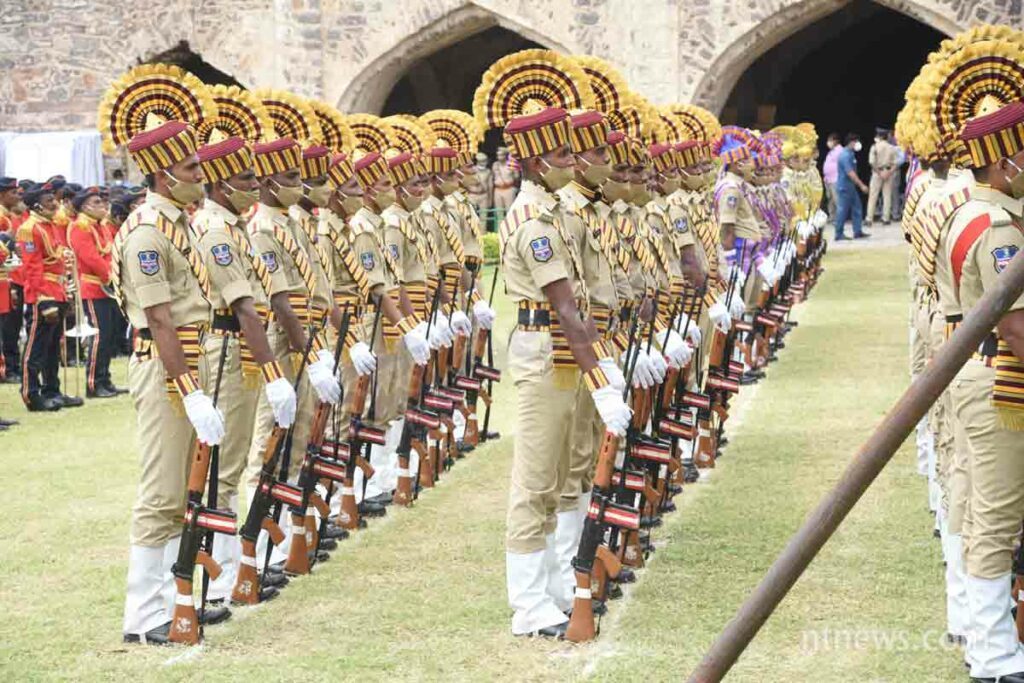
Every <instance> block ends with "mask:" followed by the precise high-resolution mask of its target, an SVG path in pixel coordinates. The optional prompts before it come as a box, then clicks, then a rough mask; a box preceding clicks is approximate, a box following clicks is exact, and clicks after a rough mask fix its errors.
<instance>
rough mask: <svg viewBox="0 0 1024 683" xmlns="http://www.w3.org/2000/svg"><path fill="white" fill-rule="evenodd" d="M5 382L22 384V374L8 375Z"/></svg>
mask: <svg viewBox="0 0 1024 683" xmlns="http://www.w3.org/2000/svg"><path fill="white" fill-rule="evenodd" d="M4 384H21V375H7V376H6V377H4Z"/></svg>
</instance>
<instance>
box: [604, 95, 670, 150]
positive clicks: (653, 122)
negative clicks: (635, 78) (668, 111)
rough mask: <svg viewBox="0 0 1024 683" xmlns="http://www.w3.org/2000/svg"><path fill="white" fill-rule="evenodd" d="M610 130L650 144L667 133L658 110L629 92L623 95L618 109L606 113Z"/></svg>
mask: <svg viewBox="0 0 1024 683" xmlns="http://www.w3.org/2000/svg"><path fill="white" fill-rule="evenodd" d="M606 116H607V117H608V123H609V124H610V125H611V127H612V130H617V131H621V132H622V133H625V134H626V135H628V136H629V137H631V138H633V139H635V140H639V141H641V142H643V143H645V144H650V143H651V142H652V141H653V140H659V139H662V138H664V137H665V136H666V135H667V133H666V131H665V124H664V123H663V122H662V120H661V117H660V116H659V115H658V110H657V109H655V108H654V106H653V105H652V104H651V103H650V102H648V101H647V100H646V99H644V98H643V97H641V96H640V95H637V94H636V93H634V92H632V91H629V92H627V93H624V95H623V104H622V106H621V107H620V108H619V109H616V110H614V111H610V112H607V114H606Z"/></svg>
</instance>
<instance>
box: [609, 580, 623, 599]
mask: <svg viewBox="0 0 1024 683" xmlns="http://www.w3.org/2000/svg"><path fill="white" fill-rule="evenodd" d="M621 598H622V586H620V585H619V584H617V583H609V584H608V599H609V600H619V599H621Z"/></svg>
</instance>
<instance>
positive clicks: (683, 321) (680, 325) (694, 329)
mask: <svg viewBox="0 0 1024 683" xmlns="http://www.w3.org/2000/svg"><path fill="white" fill-rule="evenodd" d="M672 327H673V328H675V330H676V331H677V332H679V333H680V334H682V332H683V330H686V338H687V339H689V340H690V344H691V345H693V346H700V327H699V326H698V325H697V323H696V322H695V321H693V320H690V317H689V316H687V315H683V314H682V313H680V314H679V317H678V318H676V323H675V324H674V325H673V326H672Z"/></svg>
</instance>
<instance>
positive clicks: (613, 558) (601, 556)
mask: <svg viewBox="0 0 1024 683" xmlns="http://www.w3.org/2000/svg"><path fill="white" fill-rule="evenodd" d="M595 557H596V559H597V563H596V564H595V565H594V566H595V567H596V566H600V567H601V568H602V570H603V571H604V574H605V576H607V577H608V578H609V579H617V578H619V573H620V572H621V571H622V562H620V561H619V557H618V555H616V554H615V553H613V552H612V551H611V549H609V548H608V546H606V545H599V546H597V554H596V555H595Z"/></svg>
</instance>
